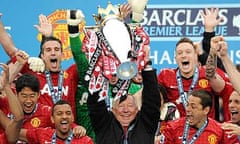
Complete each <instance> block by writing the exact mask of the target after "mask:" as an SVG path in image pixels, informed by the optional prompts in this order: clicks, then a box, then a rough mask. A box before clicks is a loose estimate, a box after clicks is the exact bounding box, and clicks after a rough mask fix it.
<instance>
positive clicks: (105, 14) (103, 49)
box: [83, 0, 149, 100]
mask: <svg viewBox="0 0 240 144" xmlns="http://www.w3.org/2000/svg"><path fill="white" fill-rule="evenodd" d="M146 3H147V0H143V1H141V2H140V1H137V0H131V1H129V4H130V5H131V7H132V10H133V12H132V18H133V21H134V23H130V24H127V23H126V22H125V21H124V17H123V13H122V12H121V11H120V5H117V6H114V5H112V4H111V3H110V2H109V3H108V5H107V8H106V9H103V8H101V7H100V6H99V7H98V14H97V15H93V17H94V19H95V22H96V25H95V26H85V27H84V31H85V38H84V40H83V51H85V52H86V55H87V57H88V59H89V68H88V71H87V72H86V76H85V80H86V81H89V92H94V91H99V90H101V92H100V93H99V94H100V99H99V100H102V99H104V98H105V96H106V95H107V94H108V85H109V80H110V79H111V78H112V76H113V75H117V77H118V78H119V80H118V83H117V84H116V86H117V89H115V90H113V91H115V93H116V96H122V95H126V93H127V90H128V88H129V85H130V80H131V79H132V78H133V77H134V76H135V75H136V74H137V73H138V72H139V71H141V70H142V69H143V67H144V65H145V64H146V61H145V60H144V57H145V55H146V54H145V51H144V48H145V46H146V45H149V37H148V35H147V34H146V33H145V31H144V30H143V27H142V26H141V25H140V23H139V22H140V21H141V20H142V17H143V11H144V8H145V6H146Z"/></svg>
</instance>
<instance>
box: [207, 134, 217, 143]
mask: <svg viewBox="0 0 240 144" xmlns="http://www.w3.org/2000/svg"><path fill="white" fill-rule="evenodd" d="M208 142H209V144H216V142H217V137H216V135H214V134H211V135H209V136H208Z"/></svg>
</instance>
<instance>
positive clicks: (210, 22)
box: [201, 8, 223, 32]
mask: <svg viewBox="0 0 240 144" xmlns="http://www.w3.org/2000/svg"><path fill="white" fill-rule="evenodd" d="M218 14H219V10H218V8H211V9H210V10H209V9H208V8H205V12H201V16H202V18H203V21H204V26H205V31H206V32H213V31H214V27H216V26H217V25H219V23H220V22H221V21H222V19H223V18H222V17H218V16H219V15H218Z"/></svg>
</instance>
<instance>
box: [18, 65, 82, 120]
mask: <svg viewBox="0 0 240 144" xmlns="http://www.w3.org/2000/svg"><path fill="white" fill-rule="evenodd" d="M28 67H29V65H28V64H26V65H25V66H24V67H23V69H22V71H21V73H32V74H34V75H36V76H37V78H38V79H39V81H40V97H39V99H38V102H39V103H42V104H44V105H49V106H51V107H52V106H53V100H52V97H51V92H50V89H49V86H48V82H47V79H46V76H45V74H44V73H36V72H33V71H31V70H30V69H29V68H28ZM50 74H51V81H52V85H53V88H54V90H55V93H57V92H58V78H59V73H58V72H51V73H50ZM77 84H78V73H77V67H76V65H75V64H73V65H71V66H70V67H69V68H68V69H67V70H65V71H64V74H63V86H62V99H63V100H67V101H69V102H70V103H71V106H72V111H73V113H74V118H76V104H75V95H76V90H77Z"/></svg>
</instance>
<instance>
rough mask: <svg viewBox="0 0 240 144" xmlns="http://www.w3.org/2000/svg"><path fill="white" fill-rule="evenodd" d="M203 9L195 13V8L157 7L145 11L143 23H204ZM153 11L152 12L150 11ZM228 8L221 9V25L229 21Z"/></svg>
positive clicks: (162, 24)
mask: <svg viewBox="0 0 240 144" xmlns="http://www.w3.org/2000/svg"><path fill="white" fill-rule="evenodd" d="M203 9H204V8H202V9H199V10H198V11H197V13H194V14H193V9H190V10H186V9H178V10H176V11H174V10H175V9H173V10H172V9H156V10H152V11H144V17H143V22H142V25H146V26H150V25H159V26H165V25H171V26H182V25H189V26H195V25H198V24H199V23H201V24H203V19H202V16H201V12H203ZM150 12H151V13H150ZM227 14H228V9H219V16H220V17H222V18H223V20H222V21H221V22H220V24H219V25H225V24H226V23H227V22H228V18H227Z"/></svg>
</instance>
